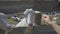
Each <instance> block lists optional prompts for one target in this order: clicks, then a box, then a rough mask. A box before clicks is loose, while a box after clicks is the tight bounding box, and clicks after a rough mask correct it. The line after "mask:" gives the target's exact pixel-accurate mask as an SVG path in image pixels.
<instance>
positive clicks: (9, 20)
mask: <svg viewBox="0 0 60 34" xmlns="http://www.w3.org/2000/svg"><path fill="white" fill-rule="evenodd" d="M7 21H8V23H9V24H17V23H18V22H17V21H16V20H14V19H12V18H9V19H7Z"/></svg>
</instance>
